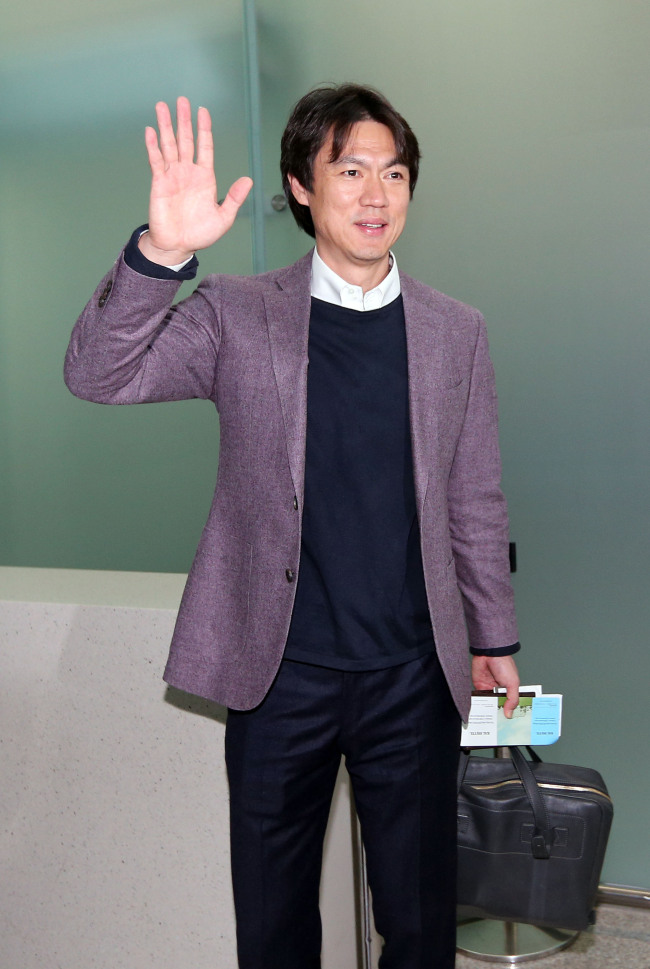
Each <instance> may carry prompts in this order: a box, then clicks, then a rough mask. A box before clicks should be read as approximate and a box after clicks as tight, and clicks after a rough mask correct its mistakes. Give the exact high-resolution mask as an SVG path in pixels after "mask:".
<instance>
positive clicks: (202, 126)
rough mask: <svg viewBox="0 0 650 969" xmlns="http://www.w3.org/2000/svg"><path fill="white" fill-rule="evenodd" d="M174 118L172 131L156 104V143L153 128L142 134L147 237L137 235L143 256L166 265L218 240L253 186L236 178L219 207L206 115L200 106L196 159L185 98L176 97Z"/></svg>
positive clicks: (162, 106)
mask: <svg viewBox="0 0 650 969" xmlns="http://www.w3.org/2000/svg"><path fill="white" fill-rule="evenodd" d="M176 117H177V130H176V133H174V129H173V126H172V120H171V114H170V111H169V107H168V105H167V104H165V103H164V102H163V101H160V102H159V103H158V104H157V105H156V118H157V121H158V130H159V133H160V143H159V141H158V135H157V134H156V131H155V129H154V128H150V127H148V128H147V129H146V131H145V143H146V146H147V154H148V156H149V164H150V166H151V173H152V182H151V196H150V199H149V233H148V234H147V235H146V236H143V237H142V240H141V249H142V251H143V252H144V254H145V255H146V256H147V257H148V258H150V259H151V258H153V259H154V261H156V262H163V263H166V264H168V265H174V264H176V263H178V262H182V261H183V260H184V259H186V258H188V257H189V256H190V255H191V254H192V253H193V252H196V251H197V250H198V249H206V248H207V247H208V246H211V245H212V244H213V243H215V242H216V241H217V239H220V238H221V236H223V235H224V234H225V233H226V232H227V231H228V229H230V227H231V225H232V224H233V222H234V221H235V217H236V215H237V212H238V210H239V207H240V205H241V204H242V202H243V201H244V200H245V198H246V196H247V195H248V193H249V191H250V188H251V186H252V184H253V183H252V181H251V179H250V178H247V177H243V178H239V179H237V181H236V182H235V183H234V184H233V185H231V187H230V189H229V190H228V193H227V195H226V197H225V199H224V200H223V202H222V204H221V205H219V204H218V202H217V180H216V177H215V173H214V148H213V142H212V123H211V120H210V113H209V111H208V110H207V109H206V108H199V110H198V117H197V139H196V158H195V142H194V131H193V128H192V112H191V106H190V102H189V101H188V99H187V98H184V97H180V98H178V101H177V105H176Z"/></svg>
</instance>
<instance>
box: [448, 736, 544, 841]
mask: <svg viewBox="0 0 650 969" xmlns="http://www.w3.org/2000/svg"><path fill="white" fill-rule="evenodd" d="M508 749H509V751H510V757H511V759H512V763H513V766H514V768H515V770H516V771H517V773H518V774H519V779H520V780H521V783H522V785H523V788H524V791H525V792H526V797H527V798H528V801H529V802H530V806H531V809H532V812H533V817H534V818H535V830H534V832H533V838H532V842H531V848H532V852H533V858H540V859H545V858H550V857H551V844H552V841H553V835H552V831H551V827H550V825H549V821H548V814H547V812H546V805H545V804H544V799H543V797H542V794H541V791H540V789H539V787H538V784H537V781H536V780H535V775H534V774H533V772H532V770H531V768H530V764H529V763H528V761H527V760H526V758H525V757H524V755H523V754H522V752H521V750H520V749H519V747H509V748H508ZM526 749H527V750H528V752H529V753H530V755H531V757H532V759H533V760H534V761H536V762H537V763H541V758H540V757H538V755H537V754H536V753H535V751H534V750H531V748H530V747H527V748H526ZM469 756H470V755H469V750H468V749H467V748H465V747H461V751H460V761H459V764H458V792H459V793H460V789H461V786H462V783H463V781H464V779H465V773H466V771H467V766H468V764H469Z"/></svg>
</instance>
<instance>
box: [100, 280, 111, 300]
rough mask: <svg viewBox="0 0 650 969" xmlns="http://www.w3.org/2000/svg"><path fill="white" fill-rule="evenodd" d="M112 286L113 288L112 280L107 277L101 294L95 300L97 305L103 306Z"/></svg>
mask: <svg viewBox="0 0 650 969" xmlns="http://www.w3.org/2000/svg"><path fill="white" fill-rule="evenodd" d="M112 288H113V283H112V280H110V279H109V281H108V282H107V283H106V285H105V286H104V288H103V290H102V295H101V296H100V297H99V299H98V300H97V303H98V305H99V306H105V305H106V300H107V299H108V297H109V295H110V292H111V290H112Z"/></svg>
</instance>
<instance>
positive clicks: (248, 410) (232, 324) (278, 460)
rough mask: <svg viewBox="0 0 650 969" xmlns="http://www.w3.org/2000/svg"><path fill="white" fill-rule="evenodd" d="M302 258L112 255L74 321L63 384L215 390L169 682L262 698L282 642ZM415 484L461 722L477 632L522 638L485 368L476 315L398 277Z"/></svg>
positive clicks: (295, 480) (296, 510)
mask: <svg viewBox="0 0 650 969" xmlns="http://www.w3.org/2000/svg"><path fill="white" fill-rule="evenodd" d="M310 270H311V254H308V255H306V256H304V257H303V258H302V259H300V260H299V261H298V262H297V263H295V264H294V265H292V266H289V267H288V268H286V269H281V270H277V271H274V272H269V273H264V274H262V275H259V276H250V277H240V276H220V275H213V276H209V277H208V278H207V279H205V280H204V281H203V282H202V283H201V284H200V285H199V286H198V288H197V289H196V290H195V291H194V293H192V295H190V296H189V297H188V298H187V299H185V300H183V301H182V302H180V303H179V304H177V305H175V306H173V305H172V303H173V300H174V297H175V294H176V292H177V290H178V285H179V284H178V283H177V282H176V281H175V280H173V281H170V280H158V279H150V278H147V277H144V276H141V275H139V274H137V273H136V272H134V271H133V270H131V269H130V268H129V267H128V266H127V265H126V264H125V263H124V260H123V257H122V255H120V257H119V258H118V260H117V262H116V263H115V265H114V266H113V268H112V270H111V271H110V273H109V274H108V275H107V276H106V277H105V278H104V279H103V280H102V282H101V283H100V284H99V286H98V288H97V290H96V292H95V294H94V295H93V297H92V299H91V300H90V302H89V303H88V305H87V306H86V308H85V309H84V311H83V313H82V314H81V316H80V317H79V320H78V321H77V323H76V325H75V327H74V330H73V333H72V337H71V340H70V345H69V347H68V352H67V355H66V361H65V380H66V383H67V386H68V387H69V389H70V390H71V391H72V393H73V394H76V395H77V396H78V397H82V398H84V399H85V400H91V401H97V402H99V403H104V404H131V403H141V402H148V401H167V400H181V399H186V398H193V397H200V398H209V399H211V400H212V401H213V402H214V404H215V406H216V408H217V410H218V412H219V417H220V429H221V440H220V452H219V469H218V475H217V483H216V489H215V494H214V500H213V502H212V507H211V509H210V513H209V517H208V520H207V523H206V525H205V529H204V531H203V535H202V537H201V541H200V543H199V547H198V550H197V553H196V557H195V559H194V563H193V565H192V568H191V570H190V574H189V576H188V580H187V585H186V588H185V592H184V595H183V599H182V602H181V606H180V610H179V613H178V619H177V622H176V628H175V632H174V637H173V640H172V644H171V649H170V655H169V660H168V662H167V666H166V669H165V674H164V677H165V679H166V680H167V682H168V683H170V684H171V685H173V686H175V687H178V688H180V689H182V690H186V691H188V692H190V693H195V694H198V695H200V696H203V697H207V698H210V699H212V700H215V701H217V702H218V703H222V704H224V705H226V706H229V707H232V708H234V709H250V708H252V707H254V706H256V705H257V704H258V703H260V701H261V700H262V699H263V697H264V696H265V694H266V692H267V691H268V689H269V687H270V685H271V683H272V681H273V679H274V677H275V674H276V672H277V669H278V666H279V663H280V660H281V658H282V654H283V651H284V647H285V643H286V638H287V633H288V629H289V622H290V618H291V611H292V608H293V601H294V596H295V590H296V583H295V577H296V576H297V573H298V568H299V559H300V532H301V512H302V503H303V483H304V470H305V469H304V463H305V434H306V417H307V413H306V411H307V337H308V329H309V313H310ZM400 278H401V285H402V296H403V300H404V311H405V317H406V335H407V346H408V371H409V400H410V415H411V436H412V443H413V464H414V474H415V491H416V499H417V508H418V515H419V522H420V530H421V544H422V557H423V563H424V574H425V580H426V588H427V595H428V601H429V608H430V612H431V619H432V623H433V630H434V635H435V641H436V646H437V650H438V653H439V656H440V662H441V664H442V667H443V669H444V672H445V675H446V677H447V681H448V683H449V686H450V689H451V692H452V694H453V697H454V700H455V702H456V705H457V707H458V710H459V712H460V714H461V716H462V717H463V719H466V718H467V714H468V710H469V703H470V690H471V680H470V664H469V655H468V637H469V642H470V644H471V645H473V646H475V647H478V648H481V649H491V648H498V647H502V646H505V645H509V644H510V643H514V642H516V641H517V639H518V635H517V629H516V622H515V615H514V606H513V596H512V590H511V586H510V575H509V562H508V521H507V512H506V506H505V501H504V498H503V495H502V493H501V490H500V484H499V482H500V459H499V448H498V440H497V406H496V394H495V388H494V375H493V370H492V365H491V363H490V359H489V355H488V345H487V337H486V332H485V324H484V322H483V319H482V317H481V315H480V314H479V313H478V312H477V311H476V310H474V309H472V308H471V307H469V306H465V305H463V304H462V303H459V302H457V301H455V300H453V299H450V298H449V297H447V296H444V295H443V294H442V293H439V292H437V291H435V290H433V289H431V288H430V287H428V286H425V285H424V284H422V283H419V282H417V281H416V280H414V279H411V278H409V277H408V276H405V275H401V276H400Z"/></svg>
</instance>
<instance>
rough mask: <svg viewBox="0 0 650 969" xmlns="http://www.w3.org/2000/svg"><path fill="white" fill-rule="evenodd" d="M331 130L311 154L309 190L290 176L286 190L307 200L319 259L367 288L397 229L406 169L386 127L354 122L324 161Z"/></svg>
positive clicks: (404, 203) (382, 271)
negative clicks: (333, 154) (343, 142)
mask: <svg viewBox="0 0 650 969" xmlns="http://www.w3.org/2000/svg"><path fill="white" fill-rule="evenodd" d="M331 151H332V137H331V134H330V135H329V136H328V137H327V139H326V141H325V143H324V145H323V147H322V148H321V150H320V151H319V152H318V154H317V155H316V158H315V159H314V172H313V190H312V191H311V192H308V191H307V190H306V189H305V188H303V186H302V185H300V183H299V182H298V181H297V180H296V179H295V178H293V177H291V178H290V184H291V189H292V191H293V194H294V195H295V197H296V199H297V200H298V202H300V204H301V205H308V206H309V209H310V211H311V217H312V219H313V220H314V228H315V230H316V245H317V247H318V254H319V255H320V257H321V259H323V261H324V262H325V263H326V264H327V265H328V266H329V267H330V269H333V270H334V272H335V273H337V274H338V275H339V276H341V277H342V278H343V279H345V280H346V281H347V282H349V283H352V284H354V285H358V286H363V288H364V289H372V288H373V287H374V286H376V285H377V284H378V283H379V282H381V280H382V279H383V278H384V276H385V275H386V274H387V272H388V250H389V249H390V248H391V246H392V245H393V244H394V243H395V242H396V240H397V239H398V238H399V237H400V235H401V234H402V229H403V228H404V223H405V222H406V213H407V210H408V204H409V199H410V193H409V172H408V168H407V166H406V165H403V164H401V163H399V162H397V161H396V159H395V142H394V140H393V136H392V134H391V132H390V130H389V129H388V128H387V127H386V126H385V125H383V124H379V122H377V121H359V122H358V123H357V124H355V125H354V127H353V128H352V129H351V131H350V136H349V138H348V141H347V144H346V145H345V147H344V148H343V151H342V153H341V157H340V158H338V159H337V160H336V161H334V162H332V161H330V155H331Z"/></svg>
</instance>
